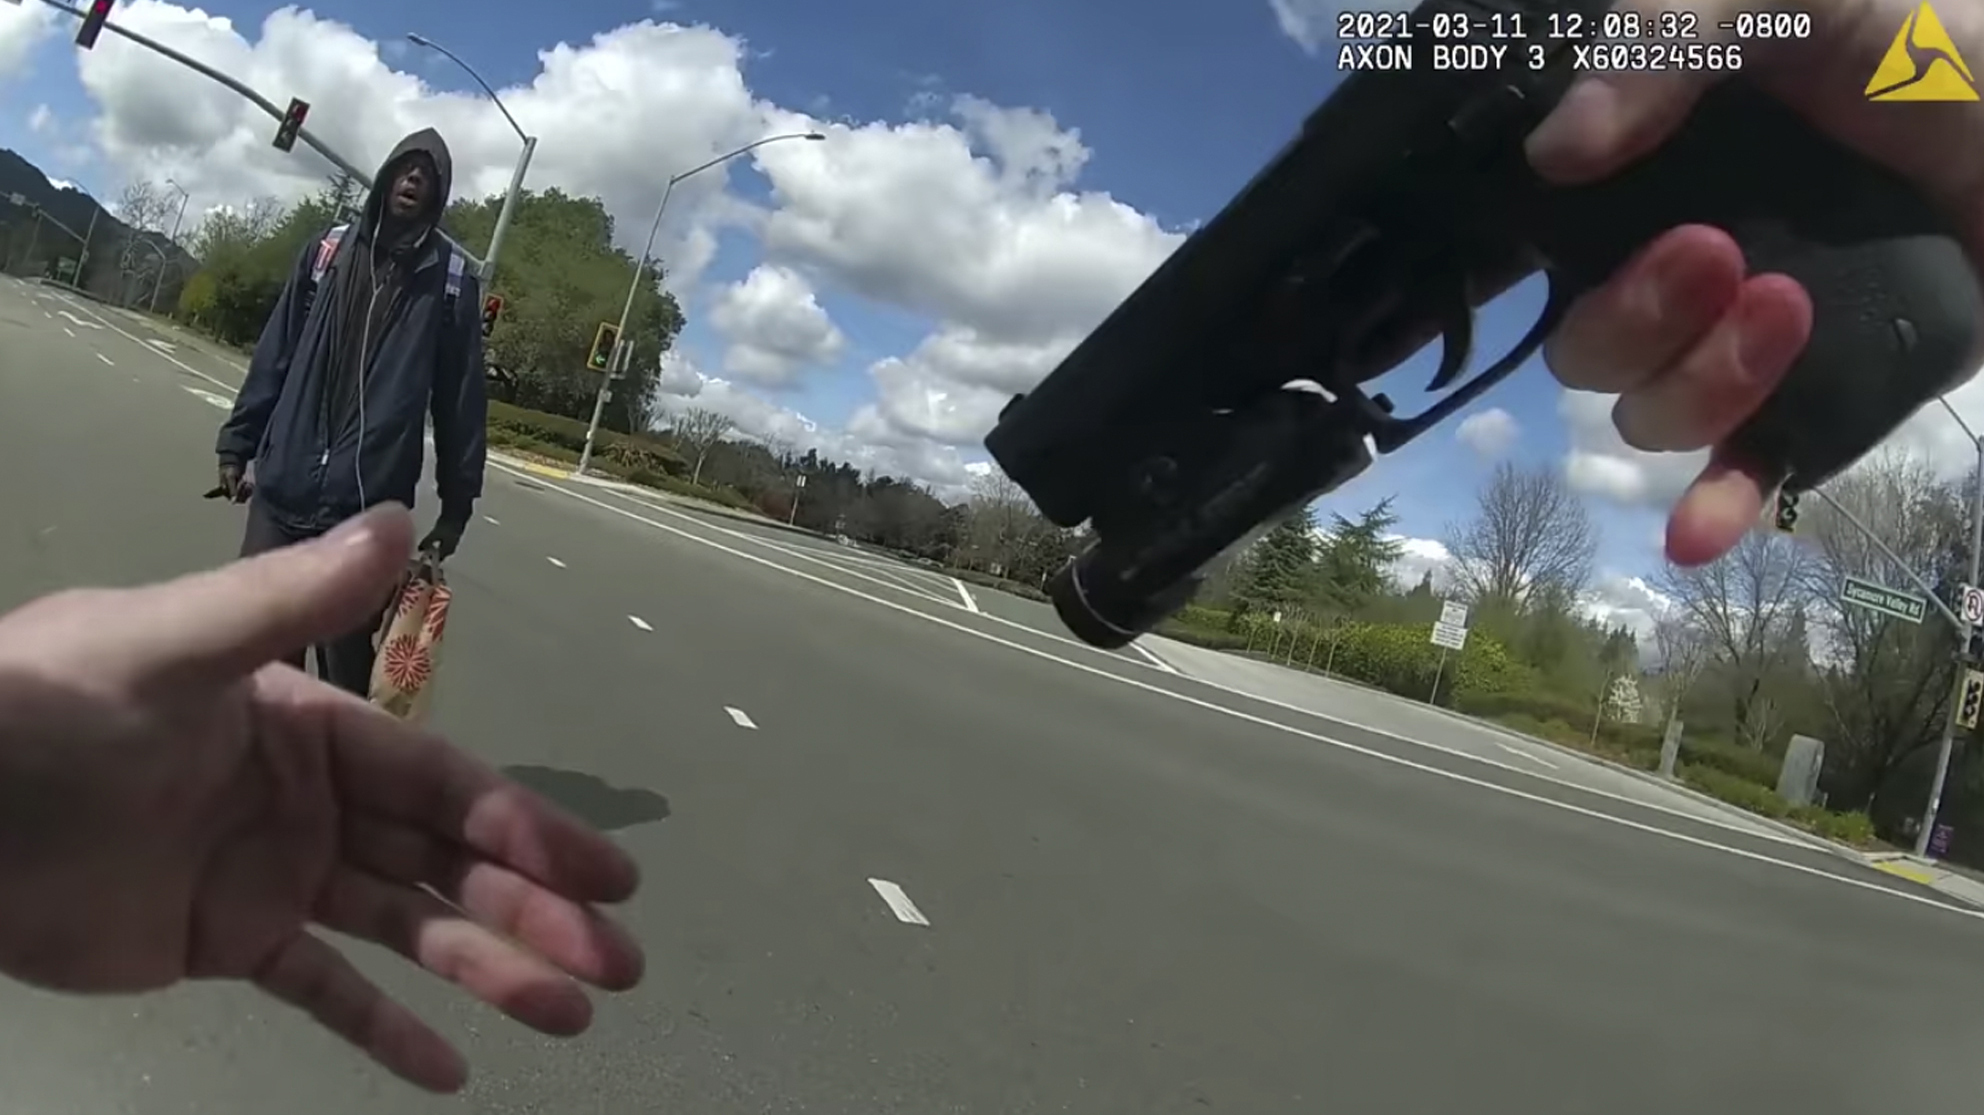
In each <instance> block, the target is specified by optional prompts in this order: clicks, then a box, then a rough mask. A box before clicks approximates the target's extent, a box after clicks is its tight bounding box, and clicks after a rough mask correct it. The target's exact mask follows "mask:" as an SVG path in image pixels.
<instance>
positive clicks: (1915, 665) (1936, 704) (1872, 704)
mask: <svg viewBox="0 0 1984 1115" xmlns="http://www.w3.org/2000/svg"><path fill="white" fill-rule="evenodd" d="M1826 494H1827V495H1829V496H1831V497H1832V498H1833V499H1835V500H1837V501H1838V502H1839V503H1840V505H1841V506H1843V507H1845V508H1846V510H1847V511H1848V512H1849V513H1850V514H1851V515H1852V516H1853V517H1854V518H1856V519H1858V520H1860V523H1861V524H1862V525H1863V526H1865V527H1867V528H1868V530H1869V531H1871V532H1872V533H1873V535H1875V536H1877V537H1878V538H1879V539H1880V540H1881V541H1882V542H1884V543H1886V544H1887V548H1888V549H1891V550H1893V551H1894V553H1895V556H1897V557H1899V558H1900V559H1901V560H1902V562H1903V563H1905V564H1906V565H1907V566H1908V568H1909V569H1910V570H1911V571H1913V572H1914V573H1915V574H1916V575H1918V576H1920V577H1922V578H1923V579H1924V580H1927V581H1928V582H1930V583H1931V584H1943V583H1946V582H1950V581H1954V580H1956V579H1958V577H1959V576H1960V574H1959V573H1958V570H1960V569H1961V568H1962V563H1963V561H1964V558H1965V551H1966V548H1967V546H1968V544H1969V541H1968V530H1967V524H1966V523H1965V521H1964V502H1965V501H1964V500H1963V499H1962V493H1960V492H1959V491H1958V490H1956V489H1955V488H1954V487H1953V486H1951V485H1949V484H1946V483H1943V482H1941V481H1940V480H1938V479H1937V477H1936V475H1935V473H1934V472H1933V471H1932V470H1931V469H1930V468H1929V467H1928V466H1927V464H1926V463H1924V462H1922V461H1921V460H1919V459H1916V458H1912V457H1909V456H1907V455H1905V454H1901V453H1897V452H1887V453H1883V454H1880V455H1879V456H1877V457H1874V458H1872V459H1871V460H1868V461H1866V462H1863V463H1862V464H1861V465H1859V466H1858V467H1856V468H1854V469H1853V470H1852V471H1851V472H1848V473H1846V474H1845V475H1843V476H1841V477H1839V478H1838V479H1837V480H1835V481H1833V482H1832V483H1831V484H1829V485H1827V486H1826ZM1806 503H1807V507H1806V509H1805V511H1806V513H1805V515H1804V517H1803V520H1802V521H1801V522H1800V524H1799V527H1800V531H1799V533H1800V535H1801V536H1803V537H1804V538H1806V539H1808V540H1809V542H1810V545H1811V549H1812V550H1813V560H1812V561H1810V562H1809V563H1808V583H1809V590H1810V595H1811V598H1812V601H1813V608H1812V610H1813V613H1814V615H1815V617H1816V618H1817V619H1818V621H1819V627H1820V630H1821V631H1822V632H1823V633H1824V634H1825V636H1826V642H1827V650H1828V652H1829V653H1828V654H1827V658H1829V659H1830V660H1831V661H1830V662H1829V663H1828V665H1831V666H1833V667H1834V668H1832V669H1828V670H1825V671H1823V672H1822V673H1821V676H1820V679H1819V692H1820V695H1821V698H1822V699H1823V700H1824V701H1825V706H1826V712H1827V714H1828V717H1829V719H1830V720H1831V721H1832V724H1831V729H1830V733H1831V735H1832V737H1833V738H1831V739H1829V740H1828V741H1827V743H1828V744H1829V745H1830V746H1829V750H1828V754H1827V766H1828V768H1829V772H1830V773H1831V775H1832V777H1831V782H1832V793H1833V796H1834V797H1835V798H1836V799H1838V800H1840V801H1841V802H1842V803H1844V804H1845V805H1846V806H1847V807H1848V808H1854V807H1859V806H1861V805H1864V804H1865V803H1866V801H1867V800H1868V799H1870V798H1871V797H1872V796H1873V795H1875V794H1877V793H1878V792H1879V791H1880V788H1881V786H1882V784H1883V783H1884V782H1885V781H1886V779H1887V777H1888V775H1889V774H1890V773H1891V772H1892V771H1893V770H1894V768H1895V767H1896V766H1897V765H1898V764H1900V763H1901V762H1902V761H1903V760H1904V759H1905V758H1907V757H1908V756H1909V755H1910V754H1912V753H1913V752H1914V751H1915V750H1916V749H1918V748H1922V747H1927V746H1929V745H1931V744H1933V743H1934V742H1935V741H1936V738H1937V735H1938V733H1939V732H1940V730H1941V728H1942V722H1943V719H1944V717H1946V716H1947V715H1948V708H1949V706H1948V701H1949V697H1950V688H1951V686H1952V684H1953V681H1954V679H1953V678H1952V677H1951V671H1952V670H1953V669H1955V665H1954V663H1953V662H1952V661H1951V659H1950V655H1949V648H1950V635H1949V633H1948V631H1947V629H1946V628H1944V627H1943V625H1942V623H1941V622H1940V621H1939V619H1938V618H1937V617H1934V616H1931V617H1929V618H1928V619H1927V620H1926V621H1925V622H1923V623H1921V624H1912V623H1908V622H1905V621H1902V620H1897V619H1893V618H1891V617H1888V616H1885V615H1882V614H1880V613H1878V612H1872V611H1869V610H1867V609H1865V608H1859V607H1855V606H1853V605H1849V604H1846V603H1844V602H1843V601H1841V600H1840V598H1839V589H1840V584H1841V583H1842V582H1843V581H1844V580H1845V579H1846V578H1847V577H1849V576H1851V577H1859V578H1862V579H1865V580H1871V581H1875V582H1877V583H1882V584H1896V585H1902V586H1906V587H1912V578H1909V577H1907V575H1906V574H1905V573H1903V572H1902V571H1901V570H1899V569H1896V568H1894V565H1893V562H1892V561H1891V560H1890V559H1889V558H1888V557H1887V555H1886V554H1884V553H1883V552H1882V550H1881V547H1880V546H1879V545H1877V544H1876V543H1875V542H1874V540H1873V538H1870V537H1868V535H1867V534H1865V533H1862V532H1861V530H1860V529H1859V528H1858V527H1855V526H1854V525H1853V524H1852V523H1851V522H1849V521H1848V520H1847V519H1846V518H1845V517H1844V516H1842V515H1840V514H1838V513H1836V512H1835V511H1833V509H1832V508H1831V507H1830V506H1829V505H1827V504H1825V503H1822V502H1820V501H1817V500H1807V501H1806Z"/></svg>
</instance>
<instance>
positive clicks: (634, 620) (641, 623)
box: [627, 616, 654, 631]
mask: <svg viewBox="0 0 1984 1115" xmlns="http://www.w3.org/2000/svg"><path fill="white" fill-rule="evenodd" d="M627 622H628V623H631V624H633V625H634V626H635V627H638V628H640V629H641V630H643V631H653V630H654V628H652V627H650V626H648V621H647V620H644V619H642V618H641V617H639V616H628V617H627Z"/></svg>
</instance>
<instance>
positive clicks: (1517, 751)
mask: <svg viewBox="0 0 1984 1115" xmlns="http://www.w3.org/2000/svg"><path fill="white" fill-rule="evenodd" d="M1495 746H1496V747H1499V748H1501V749H1502V750H1504V751H1506V752H1508V753H1509V754H1511V755H1514V756H1515V757H1516V758H1518V759H1528V760H1529V761H1530V762H1532V763H1541V764H1543V765H1544V766H1546V767H1549V768H1550V769H1551V770H1556V769H1557V764H1555V763H1553V762H1551V761H1550V760H1548V759H1546V758H1544V757H1543V756H1541V755H1531V754H1530V753H1529V752H1527V751H1524V750H1523V749H1522V748H1520V747H1516V746H1515V745H1513V744H1507V743H1503V742H1502V741H1501V740H1496V741H1495Z"/></svg>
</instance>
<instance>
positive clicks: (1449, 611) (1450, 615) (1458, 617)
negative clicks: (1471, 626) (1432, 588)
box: [1440, 600, 1467, 627]
mask: <svg viewBox="0 0 1984 1115" xmlns="http://www.w3.org/2000/svg"><path fill="white" fill-rule="evenodd" d="M1440 622H1441V623H1444V624H1447V625H1448V626H1450V627H1466V626H1467V605H1465V604H1457V603H1455V602H1454V601H1452V600H1442V601H1441V602H1440Z"/></svg>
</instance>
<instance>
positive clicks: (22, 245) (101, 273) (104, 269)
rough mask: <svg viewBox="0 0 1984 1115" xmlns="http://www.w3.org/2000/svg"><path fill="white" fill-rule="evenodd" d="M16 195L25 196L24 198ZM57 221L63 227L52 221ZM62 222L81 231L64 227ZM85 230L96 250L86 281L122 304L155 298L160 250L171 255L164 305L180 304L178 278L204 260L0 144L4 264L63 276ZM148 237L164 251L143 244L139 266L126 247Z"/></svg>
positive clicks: (12, 270) (22, 271) (0, 262)
mask: <svg viewBox="0 0 1984 1115" xmlns="http://www.w3.org/2000/svg"><path fill="white" fill-rule="evenodd" d="M16 196H18V197H19V198H20V202H19V203H18V204H17V203H16V202H15V201H14V198H15V197H16ZM38 214H39V215H42V216H45V217H46V218H47V220H43V221H41V222H39V223H40V225H41V227H40V228H39V229H37V228H36V224H37V220H36V218H37V215H38ZM92 221H94V222H95V223H94V227H92V223H91V222H92ZM50 222H56V223H57V225H58V227H49V225H50ZM63 227H66V228H68V229H69V230H71V231H72V232H73V233H74V235H71V234H70V233H69V232H64V231H63V230H62V229H63ZM84 236H87V237H88V238H89V255H88V258H87V260H86V261H85V262H84V265H83V275H82V281H81V284H80V285H81V286H82V287H83V289H84V290H86V291H87V292H89V293H90V294H93V295H95V296H96V297H98V298H101V299H104V300H105V301H109V302H115V303H118V304H119V305H132V304H144V303H146V302H148V301H149V299H150V298H151V295H152V286H153V277H154V276H155V275H156V274H157V264H156V260H157V258H158V254H159V253H163V254H164V255H165V257H166V259H167V260H168V265H167V268H166V277H165V284H164V287H163V289H161V290H160V291H159V302H158V304H159V307H160V308H161V309H165V308H167V307H169V306H171V305H173V304H174V302H176V300H177V299H178V297H179V293H178V288H179V284H180V283H181V282H183V281H184V278H185V276H188V275H191V274H192V273H193V271H194V270H195V269H197V268H198V266H199V264H198V261H196V260H194V259H193V257H192V256H190V255H188V254H187V253H186V251H185V250H184V249H183V248H181V247H179V246H178V245H177V244H173V243H170V242H169V241H167V239H166V237H165V236H164V235H163V234H162V233H159V232H156V231H145V230H134V229H132V228H131V227H130V226H129V225H127V224H125V223H124V222H123V221H120V220H118V219H117V217H116V215H114V214H112V213H111V212H110V211H109V210H108V209H105V208H104V207H103V206H102V205H101V204H99V203H98V202H97V199H95V198H93V197H91V196H90V195H88V194H86V193H84V192H82V191H81V190H77V189H73V188H64V187H62V186H57V185H56V184H55V183H53V182H51V181H49V179H48V175H46V174H44V173H42V170H41V168H40V167H38V166H35V165H34V164H33V163H31V162H29V161H28V160H26V159H24V158H22V157H21V156H20V155H19V154H17V153H15V152H13V151H9V150H7V149H6V148H0V269H4V270H5V271H7V272H8V273H9V274H14V275H23V276H47V277H50V278H55V277H62V276H60V275H59V272H58V265H57V264H58V261H59V260H64V259H67V260H74V259H76V258H77V257H79V256H80V255H82V248H83V244H82V241H81V239H79V238H81V237H84ZM141 236H142V237H144V238H146V239H149V240H150V241H151V242H152V243H154V244H156V245H157V246H158V249H159V252H157V253H155V252H151V251H149V250H145V249H140V250H139V251H138V252H135V253H131V254H132V256H133V257H135V258H136V259H137V261H138V262H137V263H136V264H135V265H134V264H133V263H132V261H131V260H127V258H126V250H127V249H128V248H130V247H131V245H132V242H133V241H134V240H136V239H138V238H139V237H141Z"/></svg>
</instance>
